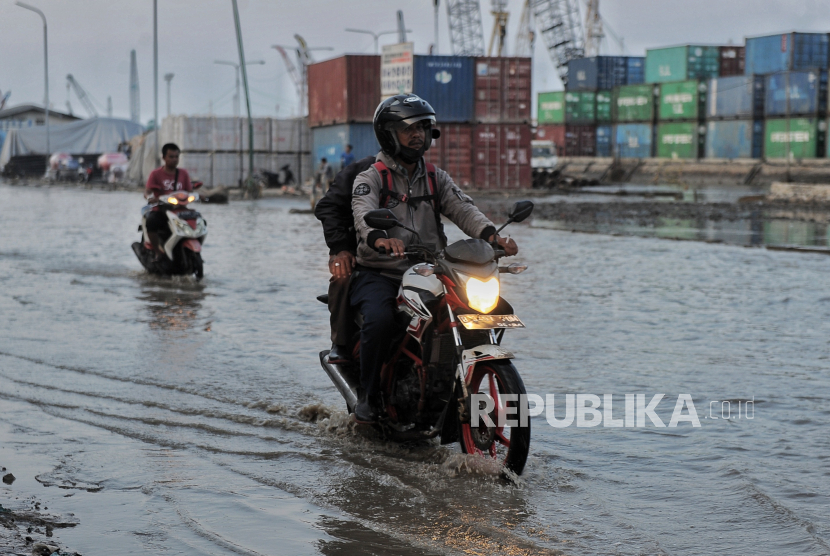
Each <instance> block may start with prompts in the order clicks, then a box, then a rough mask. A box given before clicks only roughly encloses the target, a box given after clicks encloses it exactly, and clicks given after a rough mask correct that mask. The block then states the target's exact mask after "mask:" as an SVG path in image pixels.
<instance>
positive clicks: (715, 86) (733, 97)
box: [706, 75, 764, 120]
mask: <svg viewBox="0 0 830 556" xmlns="http://www.w3.org/2000/svg"><path fill="white" fill-rule="evenodd" d="M706 95H707V100H706V104H707V108H706V117H707V118H709V119H718V120H723V119H729V118H755V119H762V118H763V117H764V77H763V76H761V75H754V76H752V75H750V76H746V75H736V76H733V77H717V78H715V79H710V80H709V85H708V90H707V91H706Z"/></svg>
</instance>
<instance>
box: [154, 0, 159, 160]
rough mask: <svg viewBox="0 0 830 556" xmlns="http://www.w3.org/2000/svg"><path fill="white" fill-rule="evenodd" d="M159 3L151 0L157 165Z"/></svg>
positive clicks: (155, 153)
mask: <svg viewBox="0 0 830 556" xmlns="http://www.w3.org/2000/svg"><path fill="white" fill-rule="evenodd" d="M158 8H159V5H158V0H153V136H154V137H155V143H156V145H155V152H154V153H153V160H154V161H155V166H158V165H159V133H160V132H161V126H159V17H158V16H159V9H158Z"/></svg>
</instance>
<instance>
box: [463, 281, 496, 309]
mask: <svg viewBox="0 0 830 556" xmlns="http://www.w3.org/2000/svg"><path fill="white" fill-rule="evenodd" d="M464 288H465V290H466V292H467V304H468V305H469V306H470V309H475V310H476V311H478V312H480V313H485V314H486V313H489V312H490V311H492V310H493V309H495V308H496V305H498V303H499V279H498V278H496V277H495V276H493V277H492V278H490V279H489V280H487V281H481V280H479V279H478V278H473V277H470V278H468V279H467V284H466V285H465V286H464Z"/></svg>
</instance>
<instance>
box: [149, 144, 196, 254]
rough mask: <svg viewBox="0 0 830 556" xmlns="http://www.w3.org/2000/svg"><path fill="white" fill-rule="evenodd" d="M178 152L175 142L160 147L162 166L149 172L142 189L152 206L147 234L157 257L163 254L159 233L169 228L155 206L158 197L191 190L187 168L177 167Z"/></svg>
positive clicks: (164, 216) (162, 214)
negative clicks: (144, 186)
mask: <svg viewBox="0 0 830 556" xmlns="http://www.w3.org/2000/svg"><path fill="white" fill-rule="evenodd" d="M180 153H181V149H179V147H178V145H176V144H175V143H167V144H165V145H164V146H163V147H162V148H161V157H162V160H164V166H162V167H160V168H156V169H155V170H153V171H152V172H150V176H149V177H148V178H147V186H146V188H145V190H144V198H145V199H147V202H148V204H149V205H151V206H152V207H153V208H152V209H150V212H149V213H148V214H147V236H148V237H149V239H150V242H151V243H152V244H153V249H155V251H156V256H157V257H163V256H164V248H163V247H162V245H161V243H162V242H161V238H160V235H159V234H164V233H166V232H167V231H168V230H169V223H168V219H167V216H166V215H165V214H164V212H163V211H161V210H159V208H158V206H157V205H158V201H159V197H161V196H162V195H167V194H168V193H172V192H173V191H193V185H192V184H191V183H190V175H189V174H188V173H187V170H184V169H181V168H179V167H178V166H179V154H180Z"/></svg>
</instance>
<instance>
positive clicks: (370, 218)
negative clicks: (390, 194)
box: [363, 209, 400, 230]
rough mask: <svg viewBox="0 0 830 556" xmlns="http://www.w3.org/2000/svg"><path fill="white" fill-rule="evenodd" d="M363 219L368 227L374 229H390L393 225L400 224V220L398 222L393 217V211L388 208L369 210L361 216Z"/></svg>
mask: <svg viewBox="0 0 830 556" xmlns="http://www.w3.org/2000/svg"><path fill="white" fill-rule="evenodd" d="M363 221H364V222H366V224H367V225H368V226H369V227H370V228H374V229H376V230H391V229H392V228H394V227H395V226H400V222H398V219H397V218H396V217H395V213H393V212H392V211H391V210H389V209H375V210H370V211H369V212H367V213H366V215H365V216H364V217H363Z"/></svg>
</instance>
